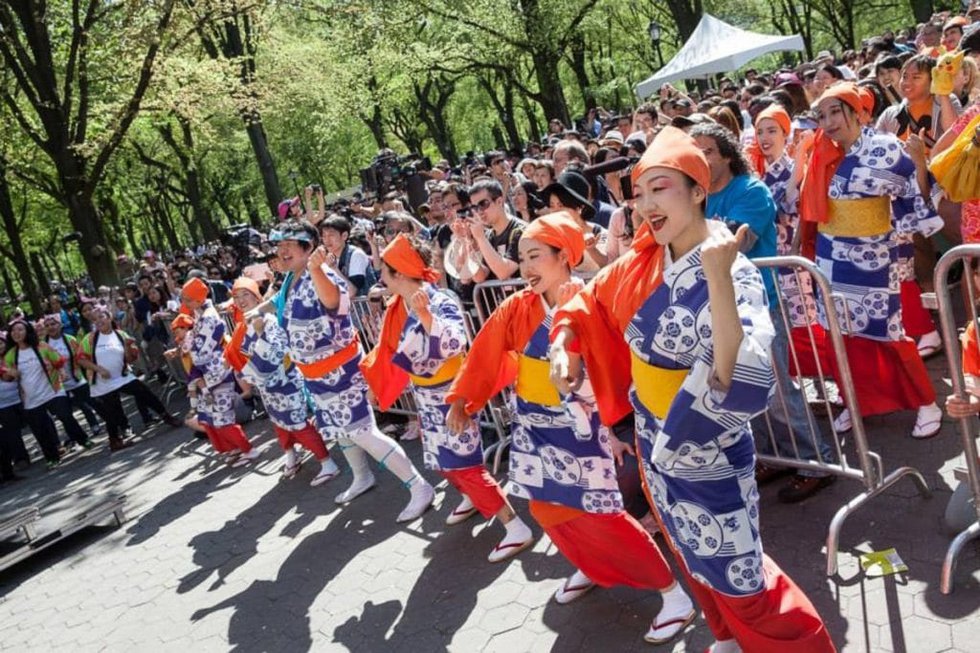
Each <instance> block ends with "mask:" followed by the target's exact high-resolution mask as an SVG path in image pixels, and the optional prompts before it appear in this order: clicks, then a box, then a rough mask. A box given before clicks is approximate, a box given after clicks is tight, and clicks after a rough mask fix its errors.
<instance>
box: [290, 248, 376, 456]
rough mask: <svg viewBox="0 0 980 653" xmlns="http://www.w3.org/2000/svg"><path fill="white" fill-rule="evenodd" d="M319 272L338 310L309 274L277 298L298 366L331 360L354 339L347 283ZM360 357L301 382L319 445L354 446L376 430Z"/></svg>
mask: <svg viewBox="0 0 980 653" xmlns="http://www.w3.org/2000/svg"><path fill="white" fill-rule="evenodd" d="M323 271H324V273H325V274H326V275H327V278H328V279H330V281H331V282H332V283H334V284H335V285H336V286H337V288H338V289H339V291H340V303H339V304H338V306H337V308H335V309H328V308H327V307H326V306H324V305H323V303H322V302H321V301H320V298H319V297H318V296H317V294H316V288H314V286H313V281H312V279H311V278H310V273H309V272H308V271H304V272H303V274H302V275H300V276H299V277H298V278H296V279H295V282H294V283H293V284H292V285H286V284H284V285H283V287H282V289H281V290H280V291H279V293H280V294H279V296H277V299H276V302H277V303H281V306H282V307H283V309H282V318H281V321H282V324H283V327H284V328H285V330H286V333H287V335H288V338H289V357H290V358H291V359H292V360H294V361H297V362H299V363H303V364H312V363H316V362H318V361H321V360H323V359H325V358H327V357H329V356H332V355H333V354H335V353H337V352H339V351H341V350H342V349H344V348H346V347H348V346H349V345H350V343H351V342H355V341H356V338H357V332H356V331H355V330H354V324H353V322H352V321H351V314H350V306H351V299H350V295H349V293H348V291H347V282H346V281H344V279H343V278H341V277H340V275H338V274H337V273H336V272H334V271H333V270H331V269H330V268H329V267H327V266H326V265H324V267H323ZM358 347H359V348H360V345H358ZM362 356H363V352H362V351H360V349H359V350H358V353H357V354H356V355H355V356H354V358H352V359H351V360H349V361H348V362H346V363H344V364H343V365H341V366H340V367H338V368H337V369H335V370H333V371H332V372H330V373H328V374H326V375H325V376H323V377H321V378H317V379H308V378H304V379H303V381H304V384H305V386H306V390H307V392H308V393H309V396H310V399H311V400H312V402H313V409H314V410H313V415H314V418H315V423H316V427H317V430H318V431H319V432H320V435H321V436H322V437H323V438H324V440H327V441H333V440H335V439H338V438H349V439H351V440H354V441H355V442H356V441H357V439H358V437H360V436H362V435H365V434H367V433H370V432H371V431H372V430H374V429H375V428H376V427H375V422H374V412H373V411H372V410H371V406H370V404H369V403H368V400H367V389H368V387H367V382H366V381H365V380H364V376H363V375H362V374H361V370H360V369H359V367H358V365H359V363H360V361H361V357H362Z"/></svg>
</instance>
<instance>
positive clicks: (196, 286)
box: [180, 277, 208, 302]
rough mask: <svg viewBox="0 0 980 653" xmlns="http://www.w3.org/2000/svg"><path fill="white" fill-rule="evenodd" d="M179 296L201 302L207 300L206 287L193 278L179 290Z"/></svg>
mask: <svg viewBox="0 0 980 653" xmlns="http://www.w3.org/2000/svg"><path fill="white" fill-rule="evenodd" d="M180 295H181V297H186V298H187V299H190V300H192V301H195V302H203V301H205V300H206V299H207V298H208V285H207V284H206V283H204V282H203V281H201V280H200V279H198V278H197V277H194V278H193V279H190V280H189V281H188V282H187V283H185V284H184V287H183V288H181V289H180Z"/></svg>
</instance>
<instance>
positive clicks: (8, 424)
mask: <svg viewBox="0 0 980 653" xmlns="http://www.w3.org/2000/svg"><path fill="white" fill-rule="evenodd" d="M23 426H24V419H23V417H22V416H21V412H20V404H15V405H13V406H7V407H6V408H0V480H4V481H6V480H8V479H11V478H13V477H14V460H19V459H20V458H21V457H23V458H25V459H26V458H27V450H26V449H25V448H24V440H23V438H21V435H20V430H21V428H22V427H23ZM18 444H19V445H20V446H19V447H18ZM22 449H23V450H24V451H23V454H21V450H22Z"/></svg>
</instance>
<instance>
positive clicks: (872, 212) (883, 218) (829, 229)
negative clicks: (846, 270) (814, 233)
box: [818, 197, 892, 238]
mask: <svg viewBox="0 0 980 653" xmlns="http://www.w3.org/2000/svg"><path fill="white" fill-rule="evenodd" d="M828 207H829V212H830V215H829V220H827V222H821V223H820V224H819V225H818V229H819V231H820V233H824V234H827V235H828V236H842V237H845V238H866V237H868V236H880V235H882V234H886V233H888V232H889V231H891V229H892V206H891V200H889V199H888V198H887V197H865V198H862V199H858V200H835V199H831V200H829V204H828Z"/></svg>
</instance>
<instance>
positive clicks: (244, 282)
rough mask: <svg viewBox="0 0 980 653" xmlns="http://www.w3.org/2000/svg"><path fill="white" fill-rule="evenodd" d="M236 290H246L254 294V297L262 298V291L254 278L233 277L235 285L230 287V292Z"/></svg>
mask: <svg viewBox="0 0 980 653" xmlns="http://www.w3.org/2000/svg"><path fill="white" fill-rule="evenodd" d="M236 290H247V291H249V292H250V293H252V294H253V295H255V298H256V299H262V293H261V292H260V291H259V284H258V282H257V281H256V280H255V279H249V278H248V277H238V278H237V279H235V285H233V286H232V287H231V292H232V293H234V292H235V291H236Z"/></svg>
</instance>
